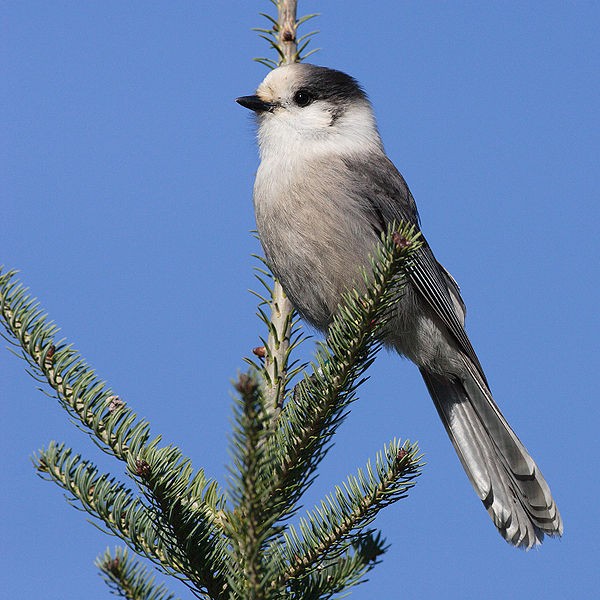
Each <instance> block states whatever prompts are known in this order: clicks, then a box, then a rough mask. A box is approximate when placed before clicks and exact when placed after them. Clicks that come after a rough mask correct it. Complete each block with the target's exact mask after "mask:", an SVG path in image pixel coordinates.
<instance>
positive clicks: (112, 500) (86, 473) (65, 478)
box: [34, 442, 180, 573]
mask: <svg viewBox="0 0 600 600" xmlns="http://www.w3.org/2000/svg"><path fill="white" fill-rule="evenodd" d="M34 464H35V466H36V468H37V471H38V473H39V474H40V476H41V477H42V478H44V479H48V480H51V481H53V482H54V483H56V484H58V485H59V486H60V487H61V488H62V489H63V490H65V492H67V499H68V500H69V503H70V504H72V505H73V506H75V507H76V508H77V507H79V508H81V509H83V510H85V511H86V512H88V513H89V514H91V515H92V516H93V517H95V518H96V519H97V520H98V521H100V522H101V523H102V526H103V530H104V531H106V532H108V533H110V534H112V535H115V536H117V537H119V538H120V539H121V540H123V541H124V542H125V543H126V544H127V545H128V546H130V547H131V548H132V549H133V550H135V552H137V553H138V554H142V555H143V556H145V557H147V558H149V559H150V560H151V561H153V562H154V563H156V564H158V565H160V566H161V567H162V568H163V570H164V571H165V572H167V573H172V572H173V570H174V569H175V570H176V569H179V567H180V564H179V561H178V560H176V558H175V557H174V556H172V555H171V553H170V551H169V548H168V545H167V543H166V541H165V538H164V536H163V535H161V533H160V532H159V531H158V528H157V526H156V522H157V518H156V515H155V514H152V511H151V510H150V509H149V508H148V507H147V506H145V505H144V504H143V503H142V502H141V501H140V499H139V498H136V497H135V496H134V495H133V494H132V493H131V490H129V489H127V488H126V487H125V486H124V485H123V484H122V483H119V482H118V481H117V480H116V479H115V478H113V477H110V475H108V474H103V473H100V472H99V471H98V469H97V468H96V467H95V466H94V465H93V464H92V463H91V462H90V461H86V460H83V459H82V458H81V456H80V455H78V454H74V453H73V451H72V450H71V449H70V448H66V447H65V446H64V444H56V443H54V442H52V443H50V445H49V446H48V448H47V449H45V450H40V451H39V453H38V455H36V456H34ZM101 528H102V527H101Z"/></svg>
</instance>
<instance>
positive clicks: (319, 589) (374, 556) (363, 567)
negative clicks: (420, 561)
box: [288, 531, 387, 600]
mask: <svg viewBox="0 0 600 600" xmlns="http://www.w3.org/2000/svg"><path fill="white" fill-rule="evenodd" d="M386 550H387V546H386V543H385V540H384V539H383V538H382V536H381V534H380V533H379V532H375V531H367V532H364V533H363V534H362V535H361V536H360V538H359V539H357V540H356V541H355V542H354V543H353V545H352V549H351V550H348V551H347V552H346V553H345V554H343V555H342V556H339V557H338V558H336V559H335V560H333V561H329V562H327V561H324V562H323V563H322V564H320V565H319V566H318V567H317V568H315V569H314V570H312V571H310V572H308V573H307V574H305V575H304V576H302V577H298V578H296V579H293V580H291V581H290V582H289V585H288V590H289V592H288V593H289V598H291V599H294V600H325V599H328V598H331V597H333V596H335V595H336V594H339V593H342V592H344V591H347V590H348V589H349V588H351V587H353V586H355V585H358V584H360V583H363V582H364V581H365V576H366V575H367V573H368V572H369V571H371V569H373V568H374V567H375V565H377V564H379V562H380V557H381V555H382V554H384V553H385V551H386Z"/></svg>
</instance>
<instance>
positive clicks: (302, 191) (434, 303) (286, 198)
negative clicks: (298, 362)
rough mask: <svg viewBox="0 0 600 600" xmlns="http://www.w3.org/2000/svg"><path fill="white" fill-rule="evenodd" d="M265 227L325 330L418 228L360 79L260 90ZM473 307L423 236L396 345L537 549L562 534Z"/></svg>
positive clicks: (294, 297) (511, 526)
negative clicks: (387, 243)
mask: <svg viewBox="0 0 600 600" xmlns="http://www.w3.org/2000/svg"><path fill="white" fill-rule="evenodd" d="M237 102H238V103H239V104H241V105H242V106H244V107H246V108H249V109H251V110H252V111H254V112H255V114H256V115H257V121H258V145H259V150H260V166H259V168H258V172H257V174H256V182H255V185H254V208H255V212H256V224H257V228H258V233H259V237H260V241H261V244H262V246H263V249H264V252H265V255H266V259H267V262H268V264H269V266H270V267H271V269H272V271H273V273H274V274H275V276H276V277H277V278H278V279H279V281H280V282H281V285H282V286H283V289H284V290H285V292H286V294H287V295H288V296H289V298H290V300H291V301H292V304H293V305H294V306H295V308H296V309H297V310H298V312H299V313H300V314H301V315H302V317H303V318H304V319H305V320H306V321H308V323H310V324H311V325H313V326H314V327H316V328H317V329H319V330H321V331H326V330H327V327H328V325H329V324H330V322H331V320H332V318H333V316H334V314H335V312H336V309H337V307H338V304H339V302H340V300H341V297H342V294H343V293H344V292H345V291H347V290H349V289H351V288H353V287H355V286H357V287H359V288H360V286H361V285H364V284H363V283H362V277H361V268H364V267H365V266H367V267H368V266H369V264H370V262H369V256H370V255H372V254H373V250H374V247H375V245H376V244H377V243H378V242H379V240H380V235H381V233H382V232H384V231H386V229H387V226H388V224H390V223H392V222H393V221H396V222H399V221H404V222H410V223H412V224H414V225H416V226H418V225H419V217H418V213H417V207H416V205H415V201H414V199H413V196H412V194H411V193H410V190H409V189H408V186H407V185H406V182H405V181H404V178H403V177H402V175H400V173H399V172H398V171H397V169H396V167H395V166H394V165H393V164H392V162H391V161H390V159H389V158H388V157H387V156H386V154H385V151H384V149H383V144H382V142H381V138H380V136H379V133H378V130H377V125H376V122H375V117H374V115H373V110H372V108H371V104H370V102H369V100H368V99H367V97H366V95H365V92H364V91H363V90H362V88H361V87H360V86H359V84H358V83H357V82H356V80H355V79H353V78H352V77H350V76H349V75H346V74H345V73H342V72H340V71H335V70H332V69H328V68H325V67H317V66H315V65H309V64H305V63H299V64H291V65H286V66H283V67H279V68H277V69H275V70H273V71H271V72H270V73H269V74H268V75H267V76H266V78H265V79H264V81H263V82H262V83H261V84H260V86H259V87H258V89H257V91H256V95H253V96H244V97H241V98H238V99H237ZM464 319H465V305H464V303H463V300H462V298H461V296H460V292H459V288H458V285H457V284H456V282H455V281H454V279H453V278H452V276H451V275H450V274H449V273H448V272H447V271H446V270H445V269H444V267H442V265H440V263H438V262H437V260H436V259H435V257H434V255H433V253H432V251H431V249H430V247H429V245H428V244H427V242H425V243H424V245H423V247H422V248H421V249H420V250H418V251H417V256H416V258H415V260H414V263H413V266H412V268H411V271H410V274H409V281H408V284H407V286H406V288H405V290H404V291H403V294H402V297H401V298H400V299H399V301H398V305H397V310H396V312H395V316H394V319H393V321H392V324H391V326H390V328H391V329H392V332H391V333H390V334H389V337H387V338H386V344H387V345H389V346H390V347H392V348H394V349H395V350H397V351H398V352H399V353H400V354H401V355H404V356H406V357H408V358H409V359H410V360H411V361H412V362H414V363H415V364H416V365H417V366H418V367H419V370H420V371H421V375H422V376H423V379H424V380H425V384H426V386H427V388H428V390H429V393H430V395H431V397H432V399H433V402H434V403H435V406H436V408H437V411H438V413H439V415H440V417H441V419H442V422H443V424H444V427H445V428H446V431H447V432H448V435H449V436H450V439H451V440H452V444H453V445H454V448H455V450H456V452H457V454H458V457H459V459H460V461H461V463H462V465H463V467H464V469H465V471H466V473H467V476H468V477H469V479H470V481H471V483H472V485H473V487H474V488H475V491H476V493H477V495H478V496H479V498H480V499H481V501H482V502H483V504H484V506H485V508H486V509H487V511H488V513H489V514H490V516H491V518H492V520H493V521H494V524H495V525H496V527H497V528H498V530H499V531H500V534H501V535H502V536H503V537H504V538H505V539H506V540H507V541H508V542H509V543H511V544H514V545H515V546H519V547H523V548H531V547H532V546H534V545H536V544H539V543H540V542H541V541H542V539H543V538H544V534H547V535H551V536H555V535H562V531H563V526H562V522H561V518H560V514H559V512H558V509H557V507H556V504H555V503H554V500H553V498H552V495H551V493H550V488H549V487H548V484H547V483H546V480H545V479H544V477H543V476H542V473H541V472H540V470H539V468H538V467H537V465H536V464H535V462H534V461H533V459H532V458H531V456H530V455H529V453H528V452H527V450H526V449H525V447H524V446H523V444H522V443H521V441H520V440H519V438H518V437H517V436H516V435H515V433H514V432H513V430H512V429H511V428H510V426H509V424H508V423H507V421H506V419H505V418H504V416H503V415H502V413H501V412H500V409H499V408H498V406H497V404H496V402H495V401H494V399H493V397H492V394H491V392H490V389H489V387H488V383H487V380H486V377H485V374H484V372H483V369H482V368H481V365H480V363H479V360H478V358H477V356H476V354H475V351H474V350H473V347H472V346H471V342H470V341H469V338H468V337H467V334H466V333H465V329H464Z"/></svg>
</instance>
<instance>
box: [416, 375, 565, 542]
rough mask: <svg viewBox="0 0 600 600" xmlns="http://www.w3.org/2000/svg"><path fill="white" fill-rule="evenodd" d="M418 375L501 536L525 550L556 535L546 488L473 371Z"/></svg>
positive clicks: (558, 527)
mask: <svg viewBox="0 0 600 600" xmlns="http://www.w3.org/2000/svg"><path fill="white" fill-rule="evenodd" d="M421 374H422V375H423V379H424V380H425V383H426V385H427V388H428V390H429V393H430V394H431V397H432V398H433V401H434V403H435V406H436V408H437V410H438V413H439V415H440V417H441V419H442V422H443V423H444V426H445V427H446V431H447V432H448V435H449V436H450V439H451V440H452V443H453V444H454V448H455V449H456V452H457V454H458V456H459V458H460V461H461V463H462V465H463V467H464V469H465V471H466V472H467V475H468V476H469V479H470V480H471V483H472V484H473V487H474V488H475V491H476V492H477V494H478V496H479V498H480V499H481V500H482V502H483V504H484V506H485V507H486V509H487V511H488V513H489V514H490V516H491V517H492V520H493V521H494V525H496V527H497V528H498V530H499V532H500V534H501V535H502V537H503V538H504V539H505V540H506V541H507V542H509V543H510V544H513V545H515V546H518V547H522V548H527V549H529V548H531V547H532V546H534V545H536V544H539V543H540V542H541V541H542V540H543V539H544V534H546V535H550V536H556V535H558V536H560V535H562V532H563V525H562V520H561V518H560V514H559V512H558V508H557V507H556V504H555V503H554V500H553V498H552V494H551V493H550V488H549V487H548V484H547V483H546V480H545V479H544V476H543V475H542V473H541V471H540V470H539V469H538V467H537V465H536V464H535V462H534V460H533V459H532V458H531V456H530V455H529V453H528V452H527V450H526V449H525V446H523V444H522V443H521V441H520V440H519V438H518V437H517V436H516V435H515V433H514V432H513V430H512V429H511V428H510V426H509V424H508V423H507V422H506V419H505V418H504V416H503V415H502V413H501V412H500V409H499V408H498V406H497V405H496V403H495V402H494V399H493V398H492V394H491V392H490V391H489V389H488V387H487V385H486V384H485V382H484V381H482V379H481V377H480V375H479V374H478V373H477V372H476V370H475V368H474V367H473V368H472V369H468V372H467V374H466V376H465V377H464V379H461V380H459V379H456V378H454V379H453V378H451V377H450V376H445V375H439V374H436V373H431V372H428V371H426V370H425V369H423V368H422V369H421Z"/></svg>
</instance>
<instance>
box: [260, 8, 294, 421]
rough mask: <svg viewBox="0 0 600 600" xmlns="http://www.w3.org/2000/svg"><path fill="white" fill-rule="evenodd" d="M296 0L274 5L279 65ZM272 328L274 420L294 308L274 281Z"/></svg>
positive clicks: (289, 39)
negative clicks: (275, 7)
mask: <svg viewBox="0 0 600 600" xmlns="http://www.w3.org/2000/svg"><path fill="white" fill-rule="evenodd" d="M297 5H298V1H297V0H279V2H278V3H277V13H278V14H277V24H278V27H277V45H278V46H279V50H280V51H281V56H282V57H283V58H282V61H281V62H282V64H290V63H293V62H296V60H297V55H298V45H297V43H296V28H297V27H298V23H297V20H296V9H297ZM270 306H271V327H270V328H269V337H268V339H267V348H266V365H265V366H266V370H267V374H268V381H267V386H266V389H265V396H266V406H267V409H268V410H269V412H270V413H271V416H272V421H274V420H275V419H276V418H277V416H278V415H279V411H280V410H281V407H282V405H283V397H284V394H285V385H286V381H287V357H288V352H289V347H290V336H291V333H292V313H293V311H294V308H293V307H292V303H291V302H290V301H289V299H288V297H287V296H286V295H285V293H284V291H283V288H282V287H281V284H280V283H279V282H278V281H277V280H276V281H275V283H274V285H273V291H272V294H271V302H270Z"/></svg>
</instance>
